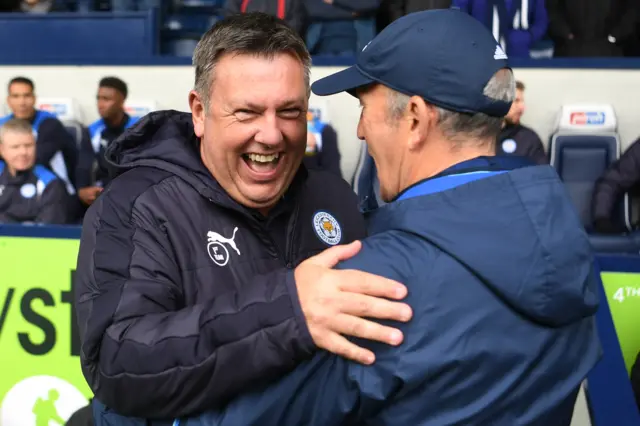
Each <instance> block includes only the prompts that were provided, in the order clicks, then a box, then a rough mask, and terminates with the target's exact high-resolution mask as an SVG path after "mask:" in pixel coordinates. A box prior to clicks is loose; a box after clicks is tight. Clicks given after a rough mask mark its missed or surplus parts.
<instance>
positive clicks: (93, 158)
mask: <svg viewBox="0 0 640 426" xmlns="http://www.w3.org/2000/svg"><path fill="white" fill-rule="evenodd" d="M127 94H128V89H127V84H126V83H125V82H124V81H122V80H121V79H119V78H117V77H105V78H103V79H102V80H100V83H99V84H98V95H97V100H98V113H99V114H100V118H99V119H98V120H96V121H94V122H93V123H91V124H90V125H89V129H88V130H89V135H88V137H85V138H83V140H82V142H81V144H80V156H79V158H78V169H77V171H76V179H77V183H78V197H79V198H80V201H81V202H82V204H83V205H84V206H90V205H91V204H92V203H93V202H94V201H95V199H96V197H97V196H98V195H99V194H100V193H101V192H102V190H103V189H104V187H105V186H106V185H107V184H108V183H109V181H110V178H109V170H108V165H107V160H106V159H105V158H104V153H105V149H106V148H107V146H109V144H111V142H113V141H114V140H115V139H116V138H118V137H119V136H120V135H121V134H122V133H124V131H125V130H126V129H128V128H129V127H131V126H132V125H133V124H134V123H135V122H136V121H138V117H131V116H129V115H128V114H127V113H126V112H125V110H124V102H125V100H126V99H127Z"/></svg>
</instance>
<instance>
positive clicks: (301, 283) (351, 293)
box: [294, 241, 412, 364]
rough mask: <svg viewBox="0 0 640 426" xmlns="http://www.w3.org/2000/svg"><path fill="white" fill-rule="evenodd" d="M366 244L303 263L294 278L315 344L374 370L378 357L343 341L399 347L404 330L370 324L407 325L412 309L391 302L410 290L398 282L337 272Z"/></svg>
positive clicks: (339, 248) (344, 247)
mask: <svg viewBox="0 0 640 426" xmlns="http://www.w3.org/2000/svg"><path fill="white" fill-rule="evenodd" d="M361 247H362V243H360V242H359V241H355V242H353V243H351V244H349V245H342V246H336V247H332V248H329V249H327V250H325V251H323V252H322V253H320V254H318V255H316V256H313V257H311V258H309V259H307V260H306V261H304V262H302V263H301V264H300V265H299V266H298V267H297V268H296V270H295V273H294V276H295V281H296V287H297V289H298V297H299V299H300V305H301V306H302V312H303V313H304V316H305V319H306V321H307V326H308V328H309V332H310V334H311V337H312V338H313V341H314V343H315V344H316V345H317V346H318V347H319V348H321V349H325V350H327V351H329V352H333V353H335V354H337V355H341V356H344V357H346V358H349V359H352V360H354V361H357V362H360V363H362V364H372V363H373V362H374V361H375V356H374V354H373V353H372V352H371V351H369V350H367V349H364V348H361V347H359V346H357V345H355V344H353V343H351V342H350V341H349V340H347V339H346V338H345V337H344V336H343V335H348V336H353V337H359V338H363V339H369V340H377V341H380V342H383V343H388V344H390V345H399V344H400V343H401V342H402V339H403V335H402V332H401V331H400V330H397V329H394V328H390V327H386V326H383V325H381V324H378V323H376V322H373V321H369V320H365V319H364V318H377V319H388V320H395V321H401V322H407V321H409V320H410V319H411V316H412V311H411V308H410V307H409V305H407V304H405V303H400V302H394V301H391V300H387V299H396V300H400V299H403V298H404V297H405V296H406V295H407V288H406V287H405V286H404V285H402V284H401V283H398V282H396V281H393V280H389V279H387V278H383V277H380V276H377V275H373V274H370V273H367V272H362V271H357V270H348V269H345V270H334V269H332V268H333V267H334V266H335V265H337V264H338V263H339V262H340V261H343V260H346V259H349V258H351V257H353V256H355V255H356V254H357V253H358V252H359V251H360V248H361Z"/></svg>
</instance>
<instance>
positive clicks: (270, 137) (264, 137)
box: [255, 114, 284, 146]
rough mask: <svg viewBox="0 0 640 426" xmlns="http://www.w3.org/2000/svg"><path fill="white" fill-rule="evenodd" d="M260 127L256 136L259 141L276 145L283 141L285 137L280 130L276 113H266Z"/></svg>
mask: <svg viewBox="0 0 640 426" xmlns="http://www.w3.org/2000/svg"><path fill="white" fill-rule="evenodd" d="M259 126H260V128H259V130H258V133H257V134H256V136H255V140H256V142H258V143H261V144H264V145H269V146H274V145H278V144H280V143H282V141H283V140H284V137H283V135H282V131H281V130H280V127H279V123H278V118H277V117H276V116H275V114H273V115H271V114H268V115H264V116H263V117H262V120H260V124H259Z"/></svg>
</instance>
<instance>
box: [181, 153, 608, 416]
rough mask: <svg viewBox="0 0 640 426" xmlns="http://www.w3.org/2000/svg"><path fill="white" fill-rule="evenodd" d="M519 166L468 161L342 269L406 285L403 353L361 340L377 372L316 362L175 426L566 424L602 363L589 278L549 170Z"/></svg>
mask: <svg viewBox="0 0 640 426" xmlns="http://www.w3.org/2000/svg"><path fill="white" fill-rule="evenodd" d="M516 161H520V160H511V159H497V160H492V159H487V158H478V159H475V160H471V161H470V162H468V163H466V164H464V166H463V165H460V166H463V167H460V168H457V169H455V168H454V170H450V171H449V173H452V174H451V175H448V176H446V177H444V175H443V177H440V178H436V179H431V180H428V181H426V182H424V183H423V184H422V185H416V186H414V187H413V188H412V189H410V190H408V191H406V192H405V194H404V196H403V197H401V200H400V201H394V202H392V203H389V204H387V205H385V206H383V207H381V208H379V209H377V210H375V211H374V212H373V213H372V216H371V218H370V223H369V231H370V236H369V237H368V238H367V239H366V240H365V241H364V247H363V249H362V251H361V252H360V253H359V254H358V255H357V256H356V257H355V258H353V259H351V260H349V261H346V262H344V263H343V264H342V265H341V267H342V268H353V269H360V270H365V271H368V272H373V273H375V274H379V275H383V276H386V277H389V278H392V279H395V280H398V281H400V282H403V283H406V284H407V286H408V288H409V295H408V298H407V302H408V303H409V304H410V305H411V306H412V307H413V309H414V318H413V319H412V320H411V321H410V322H409V323H407V324H402V325H400V328H401V329H402V330H403V331H404V333H405V341H404V342H403V343H402V344H401V345H400V346H399V347H392V346H387V345H384V344H372V343H366V342H361V343H364V344H365V345H366V346H368V347H370V348H371V349H373V350H374V352H375V353H376V362H375V364H374V365H372V366H363V365H360V364H356V363H352V362H349V361H346V360H345V359H343V358H340V357H337V356H333V355H330V354H328V353H326V352H322V353H318V354H316V355H315V356H314V358H313V359H312V360H310V361H308V362H305V363H304V364H303V365H301V366H299V367H298V368H297V369H296V370H295V371H294V372H293V373H290V374H289V375H287V376H285V377H284V378H283V379H281V380H280V381H279V382H277V383H274V384H273V385H271V386H269V387H260V386H255V387H254V388H253V391H251V392H247V394H245V395H244V396H242V397H241V398H238V399H236V400H234V401H233V402H232V403H231V404H229V405H228V406H227V407H226V408H225V409H223V410H219V411H212V412H210V413H207V414H206V415H203V416H201V417H198V418H191V419H185V420H181V421H180V422H179V426H214V425H215V426H231V425H234V426H236V425H243V426H250V425H278V426H294V425H305V426H312V425H331V426H336V425H364V424H366V425H411V426H422V425H429V426H446V425H454V424H455V425H491V426H513V425H528V426H549V425H568V424H569V423H570V418H571V415H572V413H573V407H574V403H575V400H576V396H577V393H578V389H579V386H580V384H581V382H582V381H583V379H584V378H585V376H586V375H587V373H588V372H589V371H590V370H591V368H592V367H593V366H594V364H595V363H596V362H597V361H598V359H599V357H600V354H601V348H600V344H599V340H598V338H597V334H596V326H595V322H594V319H593V317H592V316H593V315H594V313H595V312H596V309H597V307H598V299H597V297H598V296H597V294H598V290H597V284H596V283H597V278H596V276H595V274H594V271H593V268H592V254H591V249H590V246H589V241H588V239H587V236H586V234H585V232H584V230H583V228H582V226H581V224H580V220H579V218H578V216H577V214H576V212H575V210H574V208H573V206H572V204H571V200H570V199H569V197H568V195H567V193H566V191H565V189H564V187H563V184H562V182H561V181H560V179H559V178H558V176H557V174H556V172H555V171H554V170H553V169H552V168H551V167H550V166H531V167H523V168H517V169H513V170H511V171H504V170H508V169H510V168H512V167H513V166H514V165H515V164H514V163H515V162H516ZM483 163H484V164H483ZM487 165H489V168H485V166H487ZM486 170H494V171H497V172H491V173H487V172H486ZM412 192H413V193H412Z"/></svg>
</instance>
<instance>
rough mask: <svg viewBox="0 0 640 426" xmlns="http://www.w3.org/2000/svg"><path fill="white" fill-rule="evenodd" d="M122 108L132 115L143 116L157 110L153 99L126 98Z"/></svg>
mask: <svg viewBox="0 0 640 426" xmlns="http://www.w3.org/2000/svg"><path fill="white" fill-rule="evenodd" d="M124 110H125V111H126V113H127V114H129V115H130V116H132V117H138V118H140V117H144V116H145V115H147V114H149V113H150V112H152V111H157V110H158V104H157V103H156V102H155V101H145V100H136V99H132V100H127V101H126V102H125V104H124Z"/></svg>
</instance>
